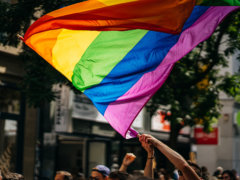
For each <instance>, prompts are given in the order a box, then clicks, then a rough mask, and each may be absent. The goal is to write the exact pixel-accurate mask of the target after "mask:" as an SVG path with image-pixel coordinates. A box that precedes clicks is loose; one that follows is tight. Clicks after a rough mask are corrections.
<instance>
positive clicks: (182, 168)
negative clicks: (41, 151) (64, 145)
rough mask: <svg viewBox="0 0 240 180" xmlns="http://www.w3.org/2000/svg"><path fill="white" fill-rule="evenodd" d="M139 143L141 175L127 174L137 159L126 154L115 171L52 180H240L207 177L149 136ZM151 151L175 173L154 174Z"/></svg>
mask: <svg viewBox="0 0 240 180" xmlns="http://www.w3.org/2000/svg"><path fill="white" fill-rule="evenodd" d="M138 138H139V142H140V143H141V145H142V147H143V148H144V149H145V150H146V152H147V160H146V164H145V168H144V170H143V171H137V173H136V172H135V173H134V172H133V173H131V174H129V173H128V172H127V168H128V167H129V165H130V164H131V163H132V162H133V161H134V160H135V158H136V156H135V155H134V154H132V153H127V154H126V155H125V157H124V158H123V161H122V164H121V166H120V168H119V169H118V170H117V171H112V172H111V171H110V169H109V168H108V167H106V166H105V165H97V166H96V167H94V168H93V169H92V171H91V175H90V176H89V178H86V177H85V176H84V174H83V173H78V174H77V175H74V176H73V175H72V174H71V173H69V172H67V171H57V172H56V175H55V177H54V180H85V179H89V180H151V179H158V180H220V179H223V180H240V178H239V176H238V175H237V171H235V170H224V169H223V168H222V167H218V168H216V171H215V172H214V173H213V175H210V174H209V172H208V170H207V168H206V167H204V166H203V167H200V166H198V165H197V164H196V163H194V162H191V161H187V160H185V159H184V158H183V157H182V156H181V155H180V154H179V153H177V152H176V151H174V150H173V149H171V148H170V147H168V146H167V145H166V144H164V143H162V142H161V141H159V140H158V139H156V138H154V137H153V136H151V135H148V134H143V135H139V136H138ZM154 148H156V149H158V150H159V151H160V152H161V153H162V154H163V155H164V156H166V158H167V159H168V160H169V161H170V162H171V163H172V164H173V165H174V167H175V168H176V170H174V171H173V172H172V173H168V172H167V171H166V170H165V169H160V170H156V168H155V165H154V164H155V163H154V161H155V153H154ZM23 179H24V177H23V176H22V175H20V174H16V173H9V174H7V175H5V176H4V177H2V176H1V174H0V180H23Z"/></svg>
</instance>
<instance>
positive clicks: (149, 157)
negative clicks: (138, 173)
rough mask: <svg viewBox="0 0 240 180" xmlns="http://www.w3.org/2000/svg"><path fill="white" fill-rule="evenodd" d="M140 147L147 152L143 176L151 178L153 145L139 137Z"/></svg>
mask: <svg viewBox="0 0 240 180" xmlns="http://www.w3.org/2000/svg"><path fill="white" fill-rule="evenodd" d="M139 141H140V143H141V145H142V147H143V148H144V149H145V151H146V152H147V161H146V165H145V168H144V176H146V177H149V178H152V179H153V160H154V147H153V145H152V143H147V142H145V141H144V140H143V139H140V138H139Z"/></svg>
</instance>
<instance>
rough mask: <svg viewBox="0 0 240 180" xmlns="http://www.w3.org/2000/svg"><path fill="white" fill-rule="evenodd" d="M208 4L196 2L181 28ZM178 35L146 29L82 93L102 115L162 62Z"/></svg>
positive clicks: (190, 21)
mask: <svg viewBox="0 0 240 180" xmlns="http://www.w3.org/2000/svg"><path fill="white" fill-rule="evenodd" d="M208 8H209V7H206V6H196V7H195V8H194V10H193V12H192V14H191V16H190V17H189V18H188V20H187V21H186V23H185V25H184V28H183V30H185V29H187V28H188V27H190V26H191V25H192V24H193V23H194V22H195V21H196V20H197V19H198V18H199V17H200V16H201V15H202V14H204V13H205V12H206V10H207V9H208ZM179 37H180V35H172V34H167V33H162V32H155V31H149V32H148V33H147V34H146V35H145V36H144V37H143V38H142V39H141V40H140V41H139V43H138V44H137V45H136V46H135V47H134V48H133V49H132V50H131V51H130V52H129V53H128V54H127V55H126V56H125V57H124V58H123V59H122V61H121V62H120V63H119V64H117V65H116V66H115V67H114V69H113V70H112V71H111V72H110V73H109V74H108V75H107V76H106V77H105V78H104V79H103V81H102V82H101V83H100V84H98V85H97V86H94V87H91V88H89V89H87V90H85V92H84V94H86V95H87V96H88V97H89V98H90V99H91V100H92V102H93V103H94V105H95V106H96V108H97V109H98V110H99V112H100V113H101V114H103V115H104V112H105V110H106V108H107V106H108V105H109V104H110V103H112V102H114V101H115V100H117V99H118V98H119V97H120V96H122V95H123V94H125V93H126V92H127V91H128V90H129V89H130V88H131V87H132V86H133V85H134V84H135V83H136V82H137V81H138V80H139V79H140V78H141V77H142V76H143V75H144V74H145V73H147V72H150V71H153V70H154V69H155V68H156V67H157V66H158V65H159V64H160V63H161V62H162V60H163V59H164V57H165V56H166V55H167V53H168V51H169V50H170V49H171V48H172V47H173V46H174V45H175V44H176V43H177V41H178V39H179ZM120 48H121V47H120ZM120 48H119V49H120Z"/></svg>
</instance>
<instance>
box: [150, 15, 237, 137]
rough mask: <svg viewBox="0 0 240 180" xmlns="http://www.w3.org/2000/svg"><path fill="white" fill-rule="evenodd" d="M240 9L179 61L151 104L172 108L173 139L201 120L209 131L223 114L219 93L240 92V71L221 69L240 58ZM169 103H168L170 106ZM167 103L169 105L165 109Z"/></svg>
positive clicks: (233, 93)
mask: <svg viewBox="0 0 240 180" xmlns="http://www.w3.org/2000/svg"><path fill="white" fill-rule="evenodd" d="M239 18H240V12H234V13H232V14H231V15H229V16H228V17H227V18H226V19H225V20H224V21H223V22H222V24H221V25H220V26H219V27H218V28H217V30H216V31H215V33H214V34H213V35H212V36H211V37H210V38H209V39H208V40H206V41H204V42H203V43H201V44H199V45H198V46H197V47H196V48H195V49H194V50H193V51H192V52H191V53H189V54H187V55H186V56H185V57H184V58H182V59H181V60H180V61H179V62H177V63H176V64H175V66H174V68H173V70H172V72H171V74H170V76H169V78H168V79H167V81H166V82H165V83H164V85H163V86H162V87H161V88H160V89H159V91H158V92H157V93H156V94H155V95H154V96H153V97H152V99H151V100H150V102H149V103H148V104H147V107H148V110H149V111H150V113H151V114H153V113H154V112H155V111H156V110H157V109H158V108H159V105H165V106H163V109H162V110H163V111H166V112H167V111H170V112H171V115H170V116H166V119H167V120H169V121H170V122H171V133H172V136H171V137H170V139H171V138H173V141H175V142H176V137H177V136H178V132H179V131H180V130H181V129H182V128H183V127H184V126H187V125H189V126H194V125H196V124H201V125H203V126H204V129H205V131H207V132H209V131H210V130H211V126H210V125H211V124H212V123H213V122H215V121H216V119H217V118H219V116H220V110H221V103H220V99H219V94H220V92H221V91H224V92H225V93H227V94H228V95H231V96H236V95H238V94H239V85H240V83H239V80H240V79H239V74H238V73H236V74H225V73H223V72H221V71H222V70H223V68H224V67H228V58H232V57H231V56H232V55H233V54H234V53H235V54H234V56H236V54H237V53H238V55H237V59H239V58H240V53H239V50H240V46H239V45H240V33H239V31H240V30H239V27H240V19H239ZM167 105H168V106H167ZM164 107H167V108H165V109H164Z"/></svg>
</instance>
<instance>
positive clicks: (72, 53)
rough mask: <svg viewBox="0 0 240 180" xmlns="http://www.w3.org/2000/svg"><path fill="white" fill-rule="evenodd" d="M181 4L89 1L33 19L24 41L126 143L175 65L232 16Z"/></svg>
mask: <svg viewBox="0 0 240 180" xmlns="http://www.w3.org/2000/svg"><path fill="white" fill-rule="evenodd" d="M169 2H171V3H169ZM151 3H153V4H151ZM158 3H160V4H158ZM161 3H162V4H161ZM164 3H166V4H165V5H164ZM181 3H183V4H178V1H174V0H168V1H160V0H114V1H113V0H90V1H86V2H83V3H78V4H74V5H72V6H69V7H65V8H62V9H59V10H57V11H54V12H51V13H49V14H47V15H45V16H43V17H42V18H40V19H38V20H37V21H36V22H35V23H34V24H33V25H31V26H30V28H29V29H28V31H27V32H26V34H25V36H24V38H23V41H24V42H25V43H26V44H27V45H28V46H29V47H31V48H32V49H33V50H34V51H36V52H37V53H38V54H39V55H40V56H42V57H43V58H44V59H45V60H46V61H48V62H49V63H50V64H51V65H52V66H53V67H54V68H56V69H57V70H58V71H60V72H61V73H62V74H63V75H64V76H66V77H67V78H68V79H69V80H70V81H72V83H73V85H74V86H75V87H76V88H77V89H79V90H80V91H82V92H83V93H84V94H86V95H87V96H88V97H89V98H90V99H91V100H92V102H93V103H94V105H95V106H96V108H97V109H98V110H99V112H100V113H101V114H102V115H103V116H104V117H105V118H106V120H107V121H108V122H109V123H110V125H111V126H112V127H113V128H114V129H115V130H116V131H117V132H119V133H120V134H121V135H122V136H123V137H125V138H131V137H135V136H136V135H137V132H136V131H135V130H133V129H132V128H131V124H132V122H133V121H134V119H135V118H136V116H137V114H138V113H139V112H140V110H141V109H142V108H143V107H144V105H145V104H146V103H147V101H148V100H149V99H150V98H151V97H152V95H153V94H154V93H155V92H156V91H157V90H158V89H159V88H160V87H161V86H162V84H163V83H164V81H165V80H166V79H167V77H168V75H169V73H170V72H171V70H172V68H173V65H174V63H175V62H176V61H178V60H179V59H181V58H182V57H183V56H184V55H186V54H187V53H188V52H189V51H191V50H192V49H193V48H194V47H195V46H196V45H197V44H199V43H200V42H202V41H204V40H205V39H207V38H208V37H209V36H210V35H211V34H212V33H213V32H214V30H215V28H216V27H217V25H218V24H219V23H220V22H221V21H222V19H223V18H224V17H225V16H227V15H228V14H229V13H230V12H232V11H234V10H237V9H239V7H237V6H216V7H214V6H213V7H211V6H194V4H195V3H196V2H195V1H181ZM138 5H139V6H138ZM110 7H111V8H110ZM185 7H189V8H190V11H189V12H188V10H187V12H185ZM99 8H100V10H99ZM135 8H136V9H135ZM151 8H152V9H151ZM161 8H163V11H161ZM172 8H173V9H174V10H173V9H172ZM171 10H172V11H171ZM178 10H179V12H178ZM121 11H124V13H122V12H121ZM173 11H174V14H175V13H176V14H175V15H176V16H175V15H173V16H175V18H174V17H172V13H173ZM175 11H176V12H175ZM78 12H79V13H78ZM158 12H159V14H158ZM168 12H169V13H168ZM128 13H129V14H128ZM161 14H163V16H161ZM188 14H189V17H188ZM78 15H79V16H78ZM168 15H169V16H170V17H169V18H168ZM118 16H119V17H118ZM121 17H122V18H121ZM162 17H163V19H162ZM119 18H120V20H119ZM165 18H166V19H165ZM84 19H85V20H84ZM161 19H162V20H161ZM165 23H167V24H168V23H170V24H171V25H167V26H164V24H165ZM181 24H182V25H181ZM175 25H177V27H175ZM179 25H180V26H179ZM171 27H174V28H171ZM179 30H180V33H178V31H179Z"/></svg>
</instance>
